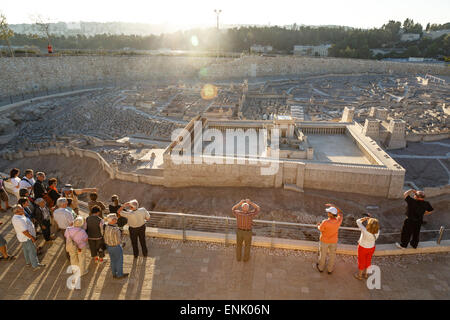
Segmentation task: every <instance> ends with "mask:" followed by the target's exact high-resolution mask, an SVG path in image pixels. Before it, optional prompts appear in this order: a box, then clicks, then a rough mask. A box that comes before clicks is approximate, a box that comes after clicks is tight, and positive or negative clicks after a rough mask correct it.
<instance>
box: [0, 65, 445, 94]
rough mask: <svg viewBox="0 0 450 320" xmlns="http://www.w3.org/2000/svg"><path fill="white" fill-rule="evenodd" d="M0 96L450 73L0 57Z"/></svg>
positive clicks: (411, 68) (435, 68)
mask: <svg viewBox="0 0 450 320" xmlns="http://www.w3.org/2000/svg"><path fill="white" fill-rule="evenodd" d="M0 70H1V72H0V96H8V95H15V94H20V93H21V92H31V91H43V90H45V89H54V88H57V87H70V86H82V85H83V86H86V85H92V86H94V85H95V84H101V83H107V82H112V81H117V82H122V83H129V82H133V81H144V80H163V79H170V80H173V81H176V80H179V79H186V78H194V77H200V78H202V79H204V80H205V81H213V80H215V79H229V78H240V79H244V78H248V77H264V76H282V75H300V76H313V75H323V74H357V73H390V72H394V73H400V74H426V73H430V74H433V75H450V69H449V68H447V67H445V66H442V65H428V64H413V63H398V62H397V63H396V62H384V61H375V60H356V59H337V58H311V57H293V56H284V57H258V56H256V57H248V56H247V57H243V58H239V59H220V60H219V61H216V59H214V58H201V57H199V58H197V57H155V56H131V57H129V56H117V57H114V56H61V57H17V58H4V59H0Z"/></svg>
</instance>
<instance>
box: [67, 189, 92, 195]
mask: <svg viewBox="0 0 450 320" xmlns="http://www.w3.org/2000/svg"><path fill="white" fill-rule="evenodd" d="M73 191H74V192H75V193H76V194H77V195H80V194H82V193H87V192H95V193H96V192H97V188H84V189H74V190H73Z"/></svg>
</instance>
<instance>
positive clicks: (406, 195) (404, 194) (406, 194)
mask: <svg viewBox="0 0 450 320" xmlns="http://www.w3.org/2000/svg"><path fill="white" fill-rule="evenodd" d="M414 193H416V190H414V189H409V190H408V191H405V193H403V198H405V199H406V198H407V197H408V196H409V195H411V194H414Z"/></svg>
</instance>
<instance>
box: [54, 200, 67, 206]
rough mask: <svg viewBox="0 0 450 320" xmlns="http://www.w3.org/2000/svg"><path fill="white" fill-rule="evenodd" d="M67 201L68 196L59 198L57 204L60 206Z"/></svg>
mask: <svg viewBox="0 0 450 320" xmlns="http://www.w3.org/2000/svg"><path fill="white" fill-rule="evenodd" d="M65 203H67V198H59V199H58V200H56V205H57V206H58V208H59V207H60V206H61V205H63V204H65Z"/></svg>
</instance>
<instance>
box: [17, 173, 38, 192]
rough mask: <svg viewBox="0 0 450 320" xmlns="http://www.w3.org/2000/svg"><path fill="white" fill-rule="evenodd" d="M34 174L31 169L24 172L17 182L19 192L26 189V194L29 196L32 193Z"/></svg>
mask: <svg viewBox="0 0 450 320" xmlns="http://www.w3.org/2000/svg"><path fill="white" fill-rule="evenodd" d="M33 176H34V172H33V170H32V169H27V170H25V175H24V177H23V178H22V180H20V182H19V190H20V189H27V190H28V194H29V195H30V196H31V195H32V193H33V185H34V183H35V182H36V181H35V180H34V178H33Z"/></svg>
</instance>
